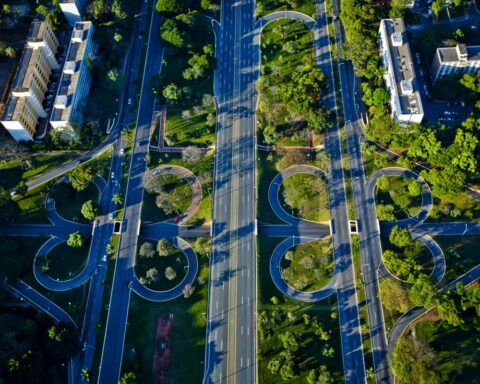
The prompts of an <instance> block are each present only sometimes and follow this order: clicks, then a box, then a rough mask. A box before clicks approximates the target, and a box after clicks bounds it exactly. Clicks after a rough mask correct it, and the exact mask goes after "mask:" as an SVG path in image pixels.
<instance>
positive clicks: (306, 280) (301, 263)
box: [281, 237, 333, 291]
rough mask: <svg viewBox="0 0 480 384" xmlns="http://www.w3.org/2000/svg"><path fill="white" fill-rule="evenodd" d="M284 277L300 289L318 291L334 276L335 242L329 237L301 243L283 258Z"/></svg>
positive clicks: (291, 284)
mask: <svg viewBox="0 0 480 384" xmlns="http://www.w3.org/2000/svg"><path fill="white" fill-rule="evenodd" d="M281 267H282V278H283V279H284V280H285V281H286V282H287V284H288V285H290V286H291V287H293V288H295V289H297V290H300V291H316V290H318V289H320V288H322V287H324V286H325V285H326V284H327V283H328V282H329V281H330V279H331V278H332V273H333V243H332V238H331V237H327V238H325V239H321V240H315V241H312V242H310V243H305V244H299V245H297V246H295V247H294V248H293V249H292V250H289V251H287V253H286V254H285V255H284V256H283V259H282V265H281Z"/></svg>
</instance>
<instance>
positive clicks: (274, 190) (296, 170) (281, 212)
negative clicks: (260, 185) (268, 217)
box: [268, 165, 326, 225]
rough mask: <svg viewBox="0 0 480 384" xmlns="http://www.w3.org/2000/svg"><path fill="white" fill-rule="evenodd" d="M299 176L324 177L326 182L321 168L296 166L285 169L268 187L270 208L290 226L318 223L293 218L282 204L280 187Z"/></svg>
mask: <svg viewBox="0 0 480 384" xmlns="http://www.w3.org/2000/svg"><path fill="white" fill-rule="evenodd" d="M297 174H307V175H312V176H317V177H322V178H324V179H325V180H326V173H325V172H324V171H322V170H321V169H320V168H317V167H313V166H311V165H294V166H291V167H288V168H287V169H284V170H283V171H282V172H279V173H278V174H277V175H276V176H275V177H274V178H273V180H272V181H271V183H270V186H269V187H268V201H269V202H270V206H271V207H272V209H273V211H274V212H275V214H276V215H277V216H278V217H279V218H280V219H281V220H283V221H284V222H286V223H289V224H295V225H296V224H298V223H300V222H310V223H316V224H319V223H317V222H314V221H310V220H305V219H301V218H299V217H296V216H293V215H291V214H290V213H288V212H287V211H286V210H285V209H284V208H283V206H282V204H281V203H280V199H279V193H280V187H281V185H282V184H283V182H284V181H285V180H286V179H288V178H289V177H291V176H293V175H297Z"/></svg>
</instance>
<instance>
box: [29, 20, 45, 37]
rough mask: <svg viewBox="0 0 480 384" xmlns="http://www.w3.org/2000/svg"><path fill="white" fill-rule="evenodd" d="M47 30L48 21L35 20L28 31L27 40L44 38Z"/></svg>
mask: <svg viewBox="0 0 480 384" xmlns="http://www.w3.org/2000/svg"><path fill="white" fill-rule="evenodd" d="M46 30H47V23H46V22H45V21H40V20H34V21H33V22H32V24H31V25H30V30H29V31H28V36H27V40H28V41H41V40H43V38H44V36H45V32H46Z"/></svg>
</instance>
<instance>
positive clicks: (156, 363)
mask: <svg viewBox="0 0 480 384" xmlns="http://www.w3.org/2000/svg"><path fill="white" fill-rule="evenodd" d="M171 330H172V319H171V318H170V315H162V316H160V317H159V318H158V320H157V330H156V332H155V346H154V353H153V380H154V383H155V384H170V383H172V380H169V379H168V368H169V367H170V332H171Z"/></svg>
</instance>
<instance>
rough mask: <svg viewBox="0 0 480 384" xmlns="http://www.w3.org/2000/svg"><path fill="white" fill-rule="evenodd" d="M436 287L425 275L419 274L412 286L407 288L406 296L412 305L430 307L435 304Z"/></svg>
mask: <svg viewBox="0 0 480 384" xmlns="http://www.w3.org/2000/svg"><path fill="white" fill-rule="evenodd" d="M437 295H438V288H437V287H436V286H435V285H434V284H433V283H432V282H431V281H430V279H429V278H428V276H427V275H424V274H422V275H420V276H419V277H418V279H417V280H416V281H415V283H414V284H413V286H412V287H411V288H410V289H409V290H408V298H409V299H410V300H411V302H412V303H413V304H414V305H417V306H420V307H425V308H431V307H433V306H434V305H435V300H434V299H435V298H436V297H437Z"/></svg>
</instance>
